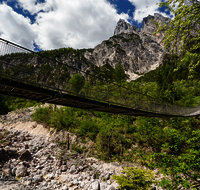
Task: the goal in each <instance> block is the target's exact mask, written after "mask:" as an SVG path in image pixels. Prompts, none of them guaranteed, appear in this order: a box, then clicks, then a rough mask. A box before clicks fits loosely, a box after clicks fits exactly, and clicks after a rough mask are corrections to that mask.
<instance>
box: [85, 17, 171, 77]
mask: <svg viewBox="0 0 200 190" xmlns="http://www.w3.org/2000/svg"><path fill="white" fill-rule="evenodd" d="M151 19H154V20H155V21H156V22H158V23H161V22H164V23H166V24H168V23H169V22H170V20H171V19H170V18H168V17H164V16H162V15H161V14H158V13H155V14H154V16H151V15H149V16H147V17H145V18H143V25H142V28H141V29H139V28H138V27H137V26H134V25H131V24H129V23H127V22H126V21H125V20H123V19H120V20H119V21H118V22H117V26H116V28H115V30H114V36H112V37H110V38H109V39H108V40H105V41H103V42H102V43H101V44H99V45H97V46H95V47H94V51H93V52H92V53H91V52H85V53H84V56H85V58H86V59H88V60H89V61H90V62H92V63H94V64H95V65H97V66H103V65H104V64H105V63H109V64H110V65H111V66H113V67H115V66H116V64H117V62H118V61H120V62H121V63H122V65H123V67H124V69H125V70H126V73H127V74H129V75H130V80H134V79H136V78H138V77H139V75H138V74H144V73H147V72H148V71H151V70H153V69H155V68H157V67H158V66H159V65H160V64H161V62H162V59H163V55H164V53H166V50H165V48H164V44H163V43H162V39H163V37H164V31H163V32H160V33H159V34H157V35H156V36H153V33H154V32H155V31H156V30H157V27H156V26H155V24H154V23H153V22H152V21H151Z"/></svg>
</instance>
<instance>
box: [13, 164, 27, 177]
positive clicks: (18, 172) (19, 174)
mask: <svg viewBox="0 0 200 190" xmlns="http://www.w3.org/2000/svg"><path fill="white" fill-rule="evenodd" d="M15 173H16V176H17V177H24V176H26V174H27V168H26V167H25V166H24V165H23V164H20V165H19V166H17V170H16V172H15Z"/></svg>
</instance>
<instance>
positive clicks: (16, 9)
mask: <svg viewBox="0 0 200 190" xmlns="http://www.w3.org/2000/svg"><path fill="white" fill-rule="evenodd" d="M160 1H161V0H0V38H3V39H5V40H8V41H11V42H13V43H16V44H18V45H21V46H23V47H26V48H28V49H31V50H34V51H41V50H51V49H58V48H63V47H72V48H74V49H82V48H94V47H95V46H96V45H98V44H100V43H101V42H102V41H103V40H107V39H109V37H111V36H113V33H114V29H115V27H116V25H117V22H118V20H119V19H120V18H121V19H124V20H126V21H127V22H129V23H130V24H133V25H136V26H138V27H139V28H141V27H142V19H143V18H144V17H146V16H148V15H154V13H160V14H162V15H163V16H168V17H170V16H171V17H172V15H170V12H169V11H167V10H166V8H159V7H158V5H156V3H159V2H160Z"/></svg>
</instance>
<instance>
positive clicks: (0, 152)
mask: <svg viewBox="0 0 200 190" xmlns="http://www.w3.org/2000/svg"><path fill="white" fill-rule="evenodd" d="M7 157H8V153H7V151H6V150H5V149H3V148H0V162H3V161H5V160H6V159H7Z"/></svg>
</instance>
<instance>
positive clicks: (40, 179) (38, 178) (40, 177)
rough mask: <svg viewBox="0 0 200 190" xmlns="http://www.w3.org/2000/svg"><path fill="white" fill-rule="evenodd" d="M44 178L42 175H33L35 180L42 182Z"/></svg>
mask: <svg viewBox="0 0 200 190" xmlns="http://www.w3.org/2000/svg"><path fill="white" fill-rule="evenodd" d="M42 180H43V177H42V175H35V176H33V182H41V181H42Z"/></svg>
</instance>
